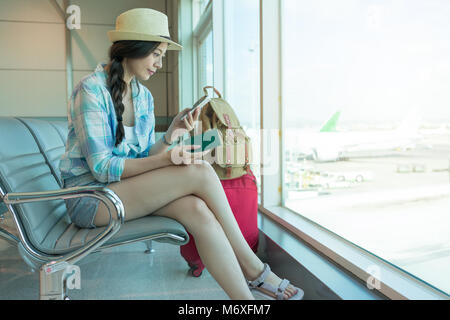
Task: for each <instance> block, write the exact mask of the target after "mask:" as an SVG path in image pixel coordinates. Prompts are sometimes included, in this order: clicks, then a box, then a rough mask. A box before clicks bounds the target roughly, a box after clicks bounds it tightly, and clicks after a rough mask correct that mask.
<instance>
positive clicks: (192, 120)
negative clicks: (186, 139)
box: [166, 108, 201, 143]
mask: <svg viewBox="0 0 450 320" xmlns="http://www.w3.org/2000/svg"><path fill="white" fill-rule="evenodd" d="M190 110H191V108H186V109H184V110H183V111H181V112H180V113H179V114H177V115H176V116H175V118H174V119H173V121H172V123H171V125H170V126H169V129H168V130H167V134H166V138H167V139H169V141H170V142H171V143H172V142H174V141H175V140H177V139H178V137H180V136H184V135H185V134H186V133H187V132H189V131H192V130H193V129H194V128H195V127H196V122H197V121H198V118H199V117H200V111H201V108H197V109H196V110H195V111H194V112H193V113H189V111H190ZM185 114H188V115H187V117H186V118H185V119H184V120H181V118H183V116H184V115H185Z"/></svg>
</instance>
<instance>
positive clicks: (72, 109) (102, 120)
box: [59, 64, 155, 186]
mask: <svg viewBox="0 0 450 320" xmlns="http://www.w3.org/2000/svg"><path fill="white" fill-rule="evenodd" d="M104 66H106V64H98V65H97V68H96V69H95V71H94V72H93V73H91V74H89V75H87V76H85V77H84V78H82V79H81V81H80V82H79V83H78V85H77V86H76V87H75V88H74V91H73V93H72V96H71V99H70V102H69V104H68V136H67V143H66V151H65V153H64V154H63V155H62V157H61V161H60V164H59V169H60V171H61V178H62V179H64V180H66V179H69V178H70V181H72V182H71V183H70V184H69V186H73V185H85V184H88V183H90V182H93V181H96V180H97V181H100V182H103V183H111V182H114V181H120V177H121V175H122V172H123V170H124V164H125V159H126V158H144V157H148V155H149V151H150V148H151V147H152V146H153V145H154V144H155V131H154V129H155V115H154V100H153V96H152V94H151V93H150V91H149V90H148V89H147V88H146V87H144V86H143V85H142V84H140V83H139V82H138V85H136V83H135V79H133V81H131V83H132V95H133V104H134V111H135V112H134V116H135V133H136V136H137V138H138V141H139V144H138V145H134V144H130V143H129V142H127V141H126V140H125V138H126V137H125V138H124V140H123V141H122V143H120V144H119V145H117V147H115V146H114V145H115V141H116V130H117V125H118V122H117V118H116V112H115V109H114V104H113V101H112V98H111V95H110V93H109V91H108V88H107V85H106V77H107V75H106V72H105V71H104V69H103V67H104ZM137 86H139V95H137V93H138V87H137ZM74 181H76V182H75V183H74Z"/></svg>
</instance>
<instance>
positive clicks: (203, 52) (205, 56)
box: [198, 31, 214, 97]
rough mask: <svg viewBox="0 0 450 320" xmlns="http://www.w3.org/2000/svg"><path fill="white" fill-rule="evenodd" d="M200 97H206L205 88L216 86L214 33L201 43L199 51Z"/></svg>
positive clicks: (209, 34)
mask: <svg viewBox="0 0 450 320" xmlns="http://www.w3.org/2000/svg"><path fill="white" fill-rule="evenodd" d="M198 66H199V68H198V72H199V73H198V75H199V79H198V81H199V91H200V92H199V97H201V96H203V95H204V92H203V88H204V87H205V86H214V68H213V33H212V31H210V32H209V33H208V35H207V36H206V38H205V39H204V40H203V41H201V42H200V45H199V51H198Z"/></svg>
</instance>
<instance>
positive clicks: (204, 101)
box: [181, 95, 211, 121]
mask: <svg viewBox="0 0 450 320" xmlns="http://www.w3.org/2000/svg"><path fill="white" fill-rule="evenodd" d="M210 100H211V99H210V98H209V97H208V96H207V95H206V96H203V97H202V98H200V100H198V101H197V102H196V103H195V104H194V106H193V107H192V108H191V110H190V111H189V112H188V113H186V114H185V115H184V116H183V117H182V118H181V121H184V119H186V117H187V116H188V115H189V114H193V113H194V111H195V109H197V108H203V106H205V105H206V104H207V103H208V102H209V101H210Z"/></svg>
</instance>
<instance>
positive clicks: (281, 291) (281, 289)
mask: <svg viewBox="0 0 450 320" xmlns="http://www.w3.org/2000/svg"><path fill="white" fill-rule="evenodd" d="M289 283H290V282H289V280H287V279H283V280H281V282H280V284H279V285H278V289H277V299H278V300H283V295H284V291H285V290H286V288H287V286H288V285H289Z"/></svg>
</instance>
